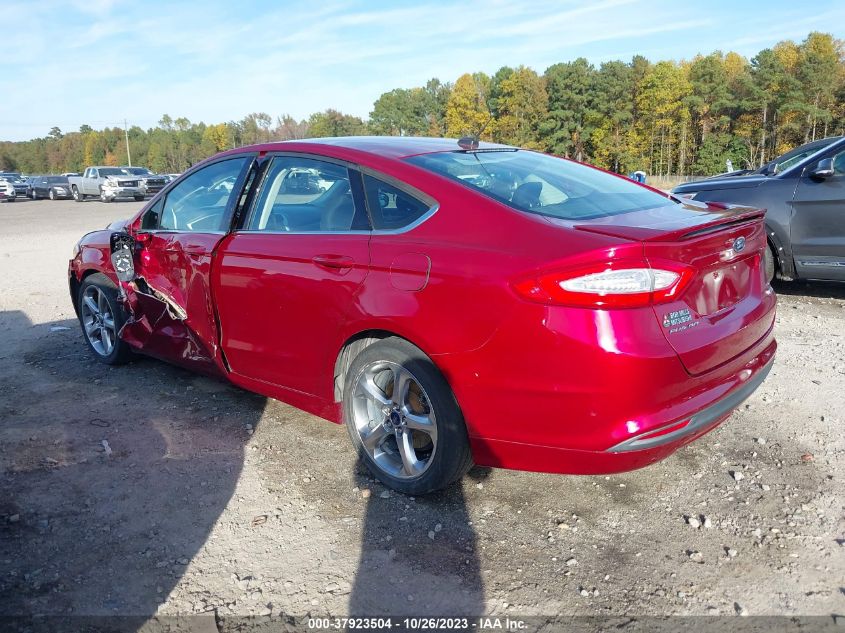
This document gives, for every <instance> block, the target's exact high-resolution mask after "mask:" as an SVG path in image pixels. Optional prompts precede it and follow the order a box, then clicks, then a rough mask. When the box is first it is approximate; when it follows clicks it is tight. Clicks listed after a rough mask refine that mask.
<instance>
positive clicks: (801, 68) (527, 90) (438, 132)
mask: <svg viewBox="0 0 845 633" xmlns="http://www.w3.org/2000/svg"><path fill="white" fill-rule="evenodd" d="M362 134H389V135H415V136H448V137H460V136H465V135H477V136H480V137H481V138H482V139H484V140H491V141H497V142H501V143H507V144H512V145H517V146H520V147H526V148H532V149H538V150H542V151H546V152H551V153H554V154H558V155H561V156H566V157H570V158H575V159H577V160H582V161H587V162H590V163H593V164H595V165H598V166H600V167H604V168H606V169H610V170H613V171H616V172H620V173H627V172H630V171H633V170H637V169H642V170H644V171H646V172H647V173H649V174H654V175H669V174H674V175H688V174H698V175H705V174H713V173H719V172H722V171H724V170H725V164H726V161H727V160H728V159H730V160H731V162H732V163H733V165H734V167H735V168H740V167H743V168H754V167H758V166H760V165H762V164H764V163H765V162H766V161H767V160H770V159H771V158H773V157H774V156H776V155H777V154H780V153H782V152H784V151H786V150H788V149H790V148H792V147H795V146H797V145H800V144H802V143H805V142H808V141H810V140H814V139H817V138H823V137H825V136H831V135H840V134H845V46H843V43H842V42H841V41H839V40H837V39H835V38H834V37H833V36H832V35H830V34H827V33H818V32H813V33H810V34H809V35H808V36H807V38H806V39H804V40H803V41H802V42H800V43H796V42H793V41H790V40H786V41H782V42H779V43H778V44H776V45H775V46H773V47H772V48H767V49H764V50H762V51H760V52H759V53H758V54H757V55H755V56H754V57H753V58H751V59H750V60H749V59H746V58H744V57H742V56H741V55H739V54H737V53H734V52H728V53H722V52H721V51H716V52H713V53H710V54H709V55H698V56H696V57H695V58H694V59H692V60H688V61H658V62H656V63H653V62H650V61H649V60H647V59H646V58H645V57H642V56H639V55H637V56H635V57H634V58H633V59H631V61H630V62H623V61H608V62H604V63H602V64H600V65H599V66H595V65H593V64H591V63H589V62H588V61H587V60H586V59H584V58H578V59H576V60H574V61H570V62H562V63H557V64H554V65H552V66H550V67H549V68H547V69H546V71H545V72H544V73H543V74H542V75H541V74H539V73H537V72H536V71H535V70H533V69H531V68H528V67H525V66H518V67H516V68H511V67H503V68H500V69H499V70H498V71H497V72H496V73H495V74H493V75H492V76H490V75H487V74H485V73H482V72H477V73H467V74H464V75H462V76H460V77H458V78H457V80H456V81H455V82H454V83H451V82H442V81H440V80H439V79H436V78H435V79H431V80H429V81H428V82H427V83H426V84H425V85H424V86H420V87H417V88H410V89H405V88H397V89H394V90H391V91H389V92H385V93H384V94H382V95H381V96H380V97H379V98H378V99H377V100H376V101H375V103H374V104H373V109H372V111H371V113H370V116H369V119H368V120H366V121H365V120H362V119H361V118H359V117H356V116H352V115H349V114H344V113H342V112H339V111H337V110H333V109H329V110H326V111H324V112H318V113H315V114H312V115H311V116H310V117H308V118H307V119H304V120H299V121H298V120H296V119H294V118H292V117H290V116H288V115H282V116H279V117H276V118H275V119H274V118H273V117H271V116H270V115H269V114H266V113H264V112H258V113H253V114H249V115H247V116H246V117H244V118H243V119H241V120H239V121H229V122H226V123H217V124H211V125H206V124H205V123H192V122H191V121H189V120H188V119H186V118H184V117H181V118H176V119H173V118H171V117H170V116H168V115H166V114H165V115H164V116H163V117H162V118H161V120H160V121H159V122H158V125H157V126H156V127H153V128H151V129H147V130H144V129H142V128H140V127H138V126H133V127H131V128H129V130H128V137H129V145H130V151H131V157H132V163H133V164H136V165H137V164H140V165H144V166H147V167H149V168H151V169H153V170H155V171H157V172H162V173H172V172H181V171H183V170H184V169H186V168H187V167H188V166H189V165H191V164H193V163H194V162H196V161H198V160H201V159H203V158H206V157H208V156H210V155H212V154H214V153H216V152H218V151H221V150H224V149H228V148H232V147H238V146H241V145H248V144H253V143H259V142H265V141H271V140H290V139H303V138H313V137H322V136H349V135H362ZM127 162H128V158H127V155H126V146H125V142H124V130H123V128H120V127H114V128H105V129H102V130H94V129H93V128H91V127H90V126H88V125H83V126H82V127H81V128H80V129H79V130H78V131H75V132H68V133H63V132H62V130H60V129H59V128H58V127H54V128H52V129H51V130H50V132H49V133H48V134H47V136H45V137H44V138H37V139H32V140H30V141H24V142H2V143H0V168H2V169H4V170H18V171H22V172H24V173H47V172H51V173H58V172H64V171H79V170H81V169H82V168H83V167H85V166H87V165H95V164H105V165H122V164H126V163H127Z"/></svg>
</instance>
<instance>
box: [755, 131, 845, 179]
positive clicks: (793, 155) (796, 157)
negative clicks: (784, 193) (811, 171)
mask: <svg viewBox="0 0 845 633" xmlns="http://www.w3.org/2000/svg"><path fill="white" fill-rule="evenodd" d="M839 138H841V137H837V136H832V137H830V138H823V139H820V140H818V141H813V142H812V143H807V144H806V145H801V146H800V147H796V148H795V149H793V150H790V151H788V152H786V153H785V154H781V155H780V156H778V157H777V158H775V159H774V160H773V161H770V162H768V163H766V164H765V165H764V166H763V167H761V168H760V169H759V170H757V171H758V173H761V174H779V173H781V172H783V171H785V170H787V169H789V168H790V167H793V166H794V165H797V164H798V163H800V162H801V161H802V160H804V159H805V158H807V157H808V156H812V155H813V154H815V153H816V152H818V151H820V150H822V149H824V148H825V147H827V146H828V145H830V144H832V143H835V142H836V141H838V140H839Z"/></svg>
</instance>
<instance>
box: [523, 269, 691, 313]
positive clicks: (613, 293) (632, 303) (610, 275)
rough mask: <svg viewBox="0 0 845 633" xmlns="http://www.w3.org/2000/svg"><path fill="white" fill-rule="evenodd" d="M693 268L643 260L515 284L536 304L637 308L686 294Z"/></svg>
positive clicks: (549, 274) (556, 273)
mask: <svg viewBox="0 0 845 633" xmlns="http://www.w3.org/2000/svg"><path fill="white" fill-rule="evenodd" d="M693 272H694V271H693V269H692V268H690V267H688V266H683V265H680V264H675V263H674V262H660V263H659V264H657V265H656V266H654V267H651V266H649V265H648V263H646V262H644V261H635V262H613V263H610V264H606V265H599V266H594V267H590V268H579V269H575V270H563V271H552V272H545V273H541V274H539V275H537V276H533V277H530V278H527V279H522V280H520V281H518V282H516V283H514V285H513V286H514V289H515V290H516V291H517V292H518V293H519V294H520V295H521V296H523V297H525V298H526V299H529V300H531V301H535V302H537V303H544V304H553V305H565V306H575V307H582V308H638V307H642V306H648V305H653V304H655V303H664V302H667V301H671V300H673V299H675V298H677V297H678V296H680V294H681V293H682V292H683V290H684V288H686V286H687V284H688V283H689V281H690V279H692V276H693Z"/></svg>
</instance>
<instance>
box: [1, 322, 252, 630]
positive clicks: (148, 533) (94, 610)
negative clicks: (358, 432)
mask: <svg viewBox="0 0 845 633" xmlns="http://www.w3.org/2000/svg"><path fill="white" fill-rule="evenodd" d="M34 327H35V328H43V330H44V333H43V334H41V335H40V336H36V337H32V336H31V334H30V336H29V338H27V339H26V340H25V342H23V343H18V344H17V345H16V344H15V343H14V342H13V341H14V339H15V338H16V337H15V333H16V332H27V331H28V332H30V333H31V332H32V328H33V326H32V325H31V324H30V323H29V321H28V319H27V318H26V316H25V315H24V314H23V313H21V312H5V313H0V331H3V332H4V334H11V336H8V337H6V336H4V341H2V342H0V384H2V385H3V389H2V392H0V420H2V424H0V615H2V616H34V615H46V616H79V615H83V616H89V615H90V616H139V619H138V620H132V621H126V622H124V623H123V625H122V626H118V622H117V621H111V625H110V626H109V630H118V629H119V630H135V629H136V628H137V626H136V625H138V624H139V623H143V622H144V621H145V620H146V619H147V618H148V617H149V616H152V615H154V614H155V613H156V611H157V610H158V608H159V606H160V605H161V604H162V603H163V602H164V601H165V600H166V598H167V596H168V594H169V593H170V591H171V590H172V589H173V587H174V586H175V585H176V583H177V582H178V581H179V579H180V578H181V577H182V575H183V573H184V571H185V570H186V568H187V566H188V565H189V563H190V562H191V560H192V558H193V557H194V555H195V554H196V553H197V552H198V550H199V549H200V548H201V547H202V546H203V544H204V543H205V541H206V539H207V537H208V535H209V532H210V531H211V528H212V527H213V526H214V525H215V523H216V522H217V520H218V518H219V517H220V515H221V513H222V512H223V510H224V509H225V508H226V505H227V504H228V503H229V500H230V498H231V496H232V493H233V491H234V489H235V486H236V483H237V481H238V478H239V476H240V474H241V470H242V468H243V463H244V450H245V445H246V443H247V441H248V439H249V435H248V434H247V432H246V430H245V425H246V424H251V425H252V426H253V428H254V427H255V426H256V425H257V423H258V421H259V420H260V418H261V415H262V412H263V410H264V406H265V399H264V398H261V397H259V396H255V395H253V394H250V393H247V392H245V391H242V390H240V389H237V388H235V387H233V386H229V385H228V384H226V383H224V382H220V381H216V380H212V379H208V378H204V377H199V376H196V375H195V374H191V373H189V372H187V371H183V370H181V369H178V368H175V367H171V366H168V365H165V364H163V363H159V362H157V361H153V360H148V359H139V360H138V361H136V362H134V363H133V366H132V367H131V368H110V367H107V366H105V365H103V364H100V363H98V362H96V361H95V360H94V359H93V358H92V355H91V353H90V352H89V350H88V349H87V347H86V346H85V344H84V342H83V341H82V336H81V333H80V331H79V325H78V323H77V322H76V321H75V320H66V321H61V322H56V323H52V324H46V325H38V326H34ZM127 369H128V370H127ZM7 624H9V622H7ZM43 624H44V626H45V627H46V629H45V630H60V629H62V628H64V627H63V626H61V625H59V626H56V625H55V622H53V621H50V620H46V621H44V622H43ZM67 626H68V628H66V629H65V630H73V629H74V628H75V627H76V623H74V622H71V623H70V625H67ZM0 628H2V627H0ZM7 630H8V629H7ZM97 630H100V629H97Z"/></svg>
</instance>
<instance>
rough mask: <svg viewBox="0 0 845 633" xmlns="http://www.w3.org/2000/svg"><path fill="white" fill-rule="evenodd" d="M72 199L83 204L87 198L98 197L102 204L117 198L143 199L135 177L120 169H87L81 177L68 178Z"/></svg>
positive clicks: (137, 179)
mask: <svg viewBox="0 0 845 633" xmlns="http://www.w3.org/2000/svg"><path fill="white" fill-rule="evenodd" d="M68 183H69V184H70V191H71V195H72V196H73V199H74V200H76V201H77V202H83V201H84V200H85V198H87V197H89V196H98V197H99V198H100V200H101V201H102V202H112V201H114V200H116V199H118V198H134V199H135V200H138V201H141V200H143V199H144V190H143V189H142V188H141V182H140V179H139V178H138V177H137V176H133V175H130V174H127V173H126V172H125V171H124V170H123V168H122V167H99V166H98V167H88V168H86V169H85V173H83V174H82V175H81V176H68Z"/></svg>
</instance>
